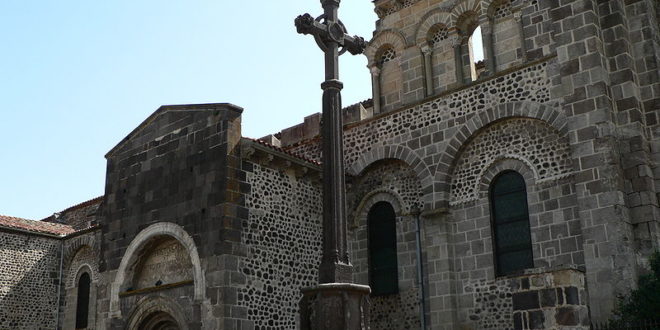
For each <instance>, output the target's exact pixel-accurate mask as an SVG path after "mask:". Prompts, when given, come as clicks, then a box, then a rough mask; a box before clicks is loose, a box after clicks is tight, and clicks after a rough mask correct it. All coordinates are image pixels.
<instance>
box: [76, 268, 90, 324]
mask: <svg viewBox="0 0 660 330" xmlns="http://www.w3.org/2000/svg"><path fill="white" fill-rule="evenodd" d="M89 286H90V279H89V273H83V274H82V275H80V279H79V280H78V301H77V304H76V329H86V328H87V319H88V318H89Z"/></svg>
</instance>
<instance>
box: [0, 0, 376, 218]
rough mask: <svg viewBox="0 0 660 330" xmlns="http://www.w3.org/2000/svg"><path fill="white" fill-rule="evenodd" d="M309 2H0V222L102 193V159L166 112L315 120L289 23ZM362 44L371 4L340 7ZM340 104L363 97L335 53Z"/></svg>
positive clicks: (312, 87)
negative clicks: (197, 110)
mask: <svg viewBox="0 0 660 330" xmlns="http://www.w3.org/2000/svg"><path fill="white" fill-rule="evenodd" d="M305 12H309V13H311V14H312V15H318V14H320V13H321V12H322V9H321V7H320V2H319V1H318V0H286V1H220V0H215V1H211V0H186V1H182V0H169V1H168V0H158V1H156V0H141V1H126V0H115V1H89V0H58V1H54V0H4V1H1V2H0V42H1V44H2V50H1V51H0V76H1V77H2V79H1V80H0V98H1V99H2V102H3V103H2V107H1V108H0V112H1V115H2V116H1V117H0V118H1V119H0V141H1V142H0V214H4V215H12V216H18V217H24V218H28V219H41V218H44V217H46V216H49V215H51V214H52V213H53V212H56V211H59V210H62V209H64V208H67V207H69V206H71V205H74V204H77V203H79V202H82V201H85V200H88V199H91V198H94V197H96V196H100V195H101V194H103V189H104V181H105V159H104V157H103V156H104V155H105V153H106V152H107V151H108V150H110V149H111V148H112V147H113V146H114V145H115V144H116V143H118V142H119V141H120V140H121V139H122V138H123V137H124V136H126V135H127V134H128V133H129V132H130V131H131V130H132V129H133V128H134V127H135V126H137V125H138V124H139V123H140V122H142V120H144V119H145V118H146V117H147V116H148V115H149V114H151V113H152V112H153V111H155V110H156V109H157V108H158V107H159V106H160V105H163V104H185V103H209V102H230V103H234V104H237V105H239V106H242V107H244V108H245V110H244V113H243V121H242V122H243V135H244V136H250V137H260V136H263V135H266V134H269V133H274V132H277V131H279V130H281V129H282V128H285V127H289V126H291V125H294V124H297V123H299V122H302V120H303V117H305V116H307V115H309V114H311V113H314V112H319V111H320V96H321V91H320V87H319V84H320V83H321V82H322V80H323V57H322V53H321V52H320V50H319V49H318V48H317V46H316V44H315V43H314V41H313V39H312V38H311V37H310V36H301V35H298V34H297V33H296V31H295V27H294V25H293V20H294V18H295V17H296V16H297V15H299V14H303V13H305ZM340 17H341V18H342V20H343V21H344V23H345V24H346V26H347V27H348V28H349V33H351V34H359V35H361V36H363V37H365V39H369V38H370V37H371V34H372V31H373V30H374V26H375V25H374V23H375V20H376V15H375V14H374V12H373V4H372V3H371V1H369V0H344V1H342V4H341V9H340ZM340 63H341V65H340V75H341V80H342V81H343V82H344V86H345V89H344V91H343V100H344V105H349V104H352V103H355V102H358V101H361V100H364V99H367V98H369V97H370V95H371V84H370V78H369V72H368V70H367V69H366V64H367V61H366V58H365V57H364V56H350V55H345V56H342V58H341V61H340Z"/></svg>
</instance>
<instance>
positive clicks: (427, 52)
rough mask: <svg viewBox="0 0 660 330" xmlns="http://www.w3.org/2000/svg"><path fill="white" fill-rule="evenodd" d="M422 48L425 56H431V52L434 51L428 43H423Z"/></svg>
mask: <svg viewBox="0 0 660 330" xmlns="http://www.w3.org/2000/svg"><path fill="white" fill-rule="evenodd" d="M420 48H421V50H422V54H424V55H425V56H430V55H431V53H433V49H432V48H431V47H429V45H428V44H423V45H422V47H420Z"/></svg>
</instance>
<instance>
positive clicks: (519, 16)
mask: <svg viewBox="0 0 660 330" xmlns="http://www.w3.org/2000/svg"><path fill="white" fill-rule="evenodd" d="M513 19H515V20H516V22H518V23H520V21H522V12H521V11H520V10H518V11H516V12H514V13H513Z"/></svg>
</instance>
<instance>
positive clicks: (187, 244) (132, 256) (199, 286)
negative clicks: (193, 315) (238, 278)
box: [110, 222, 206, 317]
mask: <svg viewBox="0 0 660 330" xmlns="http://www.w3.org/2000/svg"><path fill="white" fill-rule="evenodd" d="M159 236H170V237H172V238H174V239H176V240H177V241H178V242H179V243H180V244H181V245H182V246H183V247H184V248H185V249H186V251H187V252H188V256H189V257H190V261H191V263H192V266H193V285H194V292H195V296H194V300H195V301H201V300H203V299H204V291H205V290H206V285H205V281H204V273H203V272H202V267H201V261H200V259H199V254H198V252H197V247H196V245H195V241H194V240H193V239H192V237H190V235H189V234H188V233H187V232H186V231H185V230H184V229H183V228H181V227H180V226H179V225H177V224H175V223H171V222H159V223H155V224H153V225H151V226H149V227H147V228H145V229H144V230H142V231H141V232H140V233H138V235H137V236H135V238H134V239H133V241H132V242H131V244H130V245H129V246H128V248H127V249H126V252H125V253H124V257H123V258H122V259H121V263H120V265H119V268H118V269H117V274H116V275H115V279H114V281H113V283H112V287H111V293H110V314H111V316H112V317H121V312H120V308H119V292H120V291H121V290H122V289H123V286H124V285H125V283H126V281H127V275H128V272H129V268H130V267H131V266H132V265H133V264H134V263H135V262H136V261H137V259H138V256H139V254H140V252H141V251H142V249H143V248H144V247H145V245H146V244H147V243H148V242H150V241H151V240H152V239H154V238H156V237H159Z"/></svg>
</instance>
